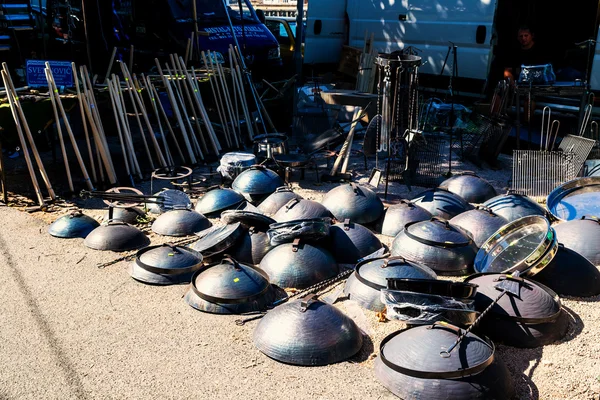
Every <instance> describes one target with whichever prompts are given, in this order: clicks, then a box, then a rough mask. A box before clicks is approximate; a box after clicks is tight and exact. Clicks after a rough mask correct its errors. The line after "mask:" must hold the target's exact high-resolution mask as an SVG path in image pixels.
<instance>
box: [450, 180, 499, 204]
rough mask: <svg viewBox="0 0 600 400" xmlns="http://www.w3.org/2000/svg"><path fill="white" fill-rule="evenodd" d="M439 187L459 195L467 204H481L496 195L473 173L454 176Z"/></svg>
mask: <svg viewBox="0 0 600 400" xmlns="http://www.w3.org/2000/svg"><path fill="white" fill-rule="evenodd" d="M439 187H440V188H442V189H446V190H448V191H450V192H452V193H454V194H457V195H459V196H460V197H462V198H463V199H465V200H466V201H467V202H469V203H478V204H479V203H483V202H485V201H487V200H489V199H491V198H492V197H495V196H496V195H497V194H498V193H496V189H494V187H493V186H492V185H490V183H489V182H488V181H486V180H485V179H483V178H481V177H479V176H478V175H476V174H475V173H473V172H463V173H460V174H456V175H454V176H452V177H451V178H448V179H446V180H445V181H444V182H442V183H441V184H440V186H439Z"/></svg>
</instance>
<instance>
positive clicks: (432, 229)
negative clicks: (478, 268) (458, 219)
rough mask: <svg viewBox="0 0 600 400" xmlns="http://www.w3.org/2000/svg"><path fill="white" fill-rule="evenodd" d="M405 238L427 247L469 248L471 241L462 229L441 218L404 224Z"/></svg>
mask: <svg viewBox="0 0 600 400" xmlns="http://www.w3.org/2000/svg"><path fill="white" fill-rule="evenodd" d="M404 233H405V234H406V236H408V237H409V238H411V239H412V240H415V241H417V242H419V243H423V244H425V245H429V246H441V247H448V248H453V247H463V246H470V245H471V244H472V242H473V241H472V240H471V239H470V238H469V237H468V236H467V234H466V232H464V231H463V230H462V229H460V228H458V227H456V226H454V225H452V224H451V223H450V222H448V221H446V220H445V219H442V218H437V217H433V218H431V219H430V220H429V221H418V222H411V223H408V224H406V226H405V227H404Z"/></svg>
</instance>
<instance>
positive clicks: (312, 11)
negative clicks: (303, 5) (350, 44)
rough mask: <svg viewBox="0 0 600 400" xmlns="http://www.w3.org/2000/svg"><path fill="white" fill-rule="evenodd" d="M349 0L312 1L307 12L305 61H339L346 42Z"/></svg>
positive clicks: (316, 62) (317, 62) (308, 62)
mask: <svg viewBox="0 0 600 400" xmlns="http://www.w3.org/2000/svg"><path fill="white" fill-rule="evenodd" d="M346 4H347V0H318V1H311V2H310V6H309V9H308V12H307V19H308V20H307V25H306V36H305V48H304V62H305V63H307V64H311V63H315V64H319V63H337V62H339V60H340V56H341V53H342V46H343V45H344V44H345V43H346V32H347V30H346Z"/></svg>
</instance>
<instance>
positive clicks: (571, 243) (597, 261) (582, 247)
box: [553, 215, 600, 265]
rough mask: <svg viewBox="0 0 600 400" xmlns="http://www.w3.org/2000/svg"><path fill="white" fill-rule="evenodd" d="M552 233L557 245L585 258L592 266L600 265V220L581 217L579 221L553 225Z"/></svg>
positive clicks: (591, 217)
mask: <svg viewBox="0 0 600 400" xmlns="http://www.w3.org/2000/svg"><path fill="white" fill-rule="evenodd" d="M553 228H554V231H555V232H556V237H557V239H558V241H559V243H561V244H564V245H565V247H567V248H569V249H571V250H574V251H576V252H578V253H579V254H581V255H582V256H584V257H586V258H587V259H588V260H590V261H591V262H592V264H594V265H600V247H599V246H598V243H600V219H599V218H597V217H593V216H588V215H586V216H583V217H581V219H574V220H572V221H566V222H562V223H560V224H558V225H555V226H554V227H553Z"/></svg>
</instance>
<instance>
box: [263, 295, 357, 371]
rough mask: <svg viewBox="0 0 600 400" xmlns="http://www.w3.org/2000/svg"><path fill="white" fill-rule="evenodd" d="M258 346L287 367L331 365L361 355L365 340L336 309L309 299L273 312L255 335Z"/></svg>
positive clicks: (287, 304) (310, 297)
mask: <svg viewBox="0 0 600 400" xmlns="http://www.w3.org/2000/svg"><path fill="white" fill-rule="evenodd" d="M253 337H254V345H255V346H256V347H257V348H258V350H260V351H261V352H262V353H264V354H266V355H267V356H269V357H271V358H273V359H275V360H277V361H281V362H284V363H287V364H294V365H306V366H316V365H328V364H333V363H337V362H340V361H343V360H345V359H347V358H350V357H352V356H353V355H355V354H356V353H358V352H359V351H360V349H361V347H362V343H363V337H362V333H361V331H360V329H359V328H358V326H357V325H356V323H355V322H354V321H353V320H352V319H351V318H349V317H348V316H346V315H345V314H344V313H343V312H341V311H340V310H338V309H337V308H336V307H334V306H332V305H329V304H327V303H324V302H322V301H320V300H317V299H316V298H315V295H309V296H307V297H305V298H303V299H301V300H296V301H292V302H289V303H286V304H283V305H281V306H278V307H276V308H275V309H273V310H271V311H269V312H268V313H267V315H265V316H264V317H263V318H262V320H261V321H260V322H259V323H258V326H257V327H256V330H255V331H254V335H253Z"/></svg>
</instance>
